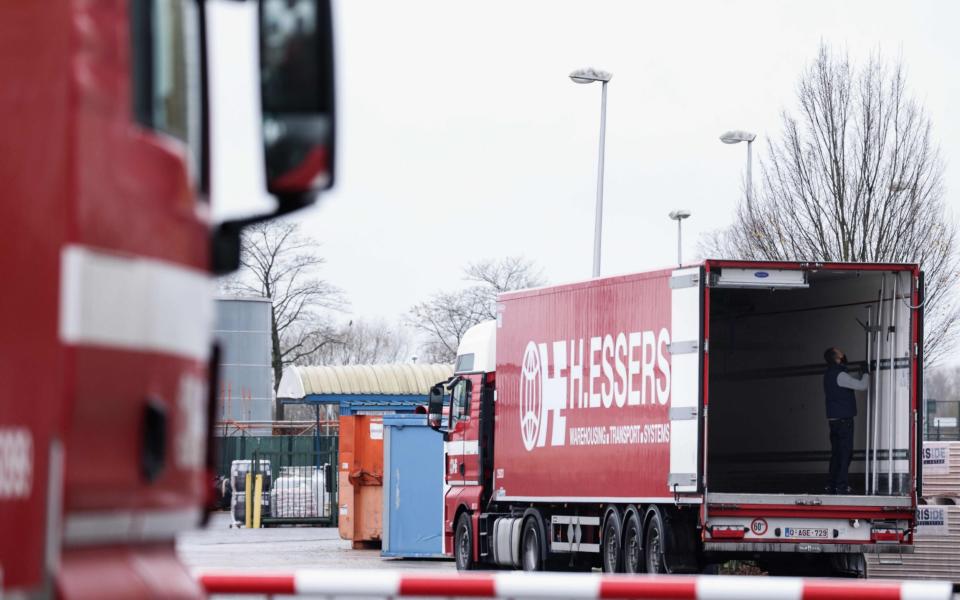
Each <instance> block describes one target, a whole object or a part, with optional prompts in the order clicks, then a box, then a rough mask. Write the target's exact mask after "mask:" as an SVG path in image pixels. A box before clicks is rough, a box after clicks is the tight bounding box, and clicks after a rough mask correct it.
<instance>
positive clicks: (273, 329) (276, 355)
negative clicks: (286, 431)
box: [270, 306, 283, 421]
mask: <svg viewBox="0 0 960 600" xmlns="http://www.w3.org/2000/svg"><path fill="white" fill-rule="evenodd" d="M270 338H271V343H272V346H273V352H272V357H273V361H272V364H273V402H274V409H275V410H274V413H275V415H274V419H275V420H277V421H282V420H283V404H282V403H281V402H280V398H279V397H278V396H277V389H278V388H279V387H280V377H281V376H282V375H283V359H282V357H281V355H280V333H279V332H278V331H277V316H276V313H275V312H274V309H273V307H272V306H271V308H270Z"/></svg>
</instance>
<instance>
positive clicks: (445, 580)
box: [198, 570, 953, 600]
mask: <svg viewBox="0 0 960 600" xmlns="http://www.w3.org/2000/svg"><path fill="white" fill-rule="evenodd" d="M198 580H199V581H200V584H201V585H202V586H203V587H204V588H205V589H206V591H207V593H209V594H261V595H262V594H267V595H271V594H291V595H322V596H366V597H376V596H382V597H400V596H419V597H444V598H450V597H465V598H510V599H511V600H527V599H534V598H537V599H560V598H566V599H570V600H628V599H633V598H637V599H644V598H651V599H652V598H660V599H671V600H752V599H756V600H760V599H769V600H781V599H783V600H788V599H789V600H830V599H845V598H850V599H854V598H856V599H866V600H950V599H951V598H952V597H953V585H952V584H951V583H946V582H940V581H902V582H901V581H877V580H862V579H861V580H856V579H801V578H790V577H743V576H706V575H704V576H687V577H683V576H666V575H661V576H650V575H634V576H627V575H601V574H599V573H597V574H592V573H569V574H566V573H522V572H519V573H518V572H512V573H470V574H463V575H461V574H456V573H419V572H412V571H405V572H399V571H389V570H366V571H361V570H336V571H333V570H330V571H319V570H302V571H294V572H292V573H291V572H288V573H273V574H271V573H250V572H230V571H204V572H200V573H199V574H198Z"/></svg>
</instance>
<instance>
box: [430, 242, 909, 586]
mask: <svg viewBox="0 0 960 600" xmlns="http://www.w3.org/2000/svg"><path fill="white" fill-rule="evenodd" d="M922 293H923V286H922V274H921V272H920V270H919V268H918V267H917V266H916V265H901V264H839V263H833V264H830V263H828V264H820V263H765V262H735V261H722V260H708V261H705V262H704V263H703V264H700V265H695V266H689V267H683V268H679V269H675V270H662V271H654V272H650V273H642V274H636V275H626V276H620V277H609V278H603V279H594V280H590V281H587V282H583V283H574V284H570V285H561V286H556V287H546V288H541V289H532V290H525V291H518V292H511V293H506V294H503V295H501V296H500V298H499V301H498V306H497V320H496V321H491V322H487V323H482V324H480V325H477V326H475V327H474V328H472V329H470V330H469V331H468V332H467V333H466V334H465V336H464V337H463V340H462V341H461V343H460V346H459V350H458V356H457V362H456V368H455V375H454V377H453V378H452V379H451V380H449V381H447V382H444V383H443V384H438V385H437V386H435V387H434V389H433V390H432V391H431V397H430V419H431V424H432V425H433V426H434V427H435V428H437V429H440V430H441V431H443V432H444V436H445V440H446V442H445V453H446V458H445V460H446V463H445V464H446V481H447V483H448V484H449V486H450V487H449V491H448V492H446V495H445V509H444V510H445V514H444V525H445V529H444V533H445V546H444V547H445V549H446V551H447V552H448V553H450V554H452V555H453V556H454V557H455V558H456V562H457V567H458V568H460V569H470V568H474V567H476V566H478V565H493V566H502V567H513V568H523V569H526V570H540V569H546V568H551V569H553V568H562V569H579V568H592V567H594V566H600V567H602V569H603V570H604V571H626V572H651V573H663V572H671V573H676V572H694V571H698V570H700V569H702V568H704V567H705V566H707V565H709V564H716V563H719V562H722V561H724V560H727V559H729V558H750V559H755V560H757V561H759V562H760V563H761V565H762V566H763V567H765V568H766V569H768V570H769V571H771V572H817V573H823V572H834V573H837V572H840V573H847V574H857V573H862V571H863V554H864V553H885V554H887V556H888V558H890V554H889V553H893V554H894V555H896V554H901V553H907V552H910V551H912V540H913V527H914V511H915V508H916V499H917V494H918V490H917V488H918V485H919V473H918V471H919V466H920V463H919V454H918V440H920V439H921V438H920V437H919V432H920V431H921V422H920V419H921V414H920V412H919V411H918V410H917V409H918V400H919V398H920V394H921V389H920V386H921V380H922V372H921V369H922V343H921V340H922V325H923V301H922ZM832 346H836V347H839V348H841V349H842V350H844V351H845V352H846V354H847V356H848V357H849V367H850V369H851V370H857V369H859V370H863V371H869V374H870V375H871V380H872V385H871V386H870V390H869V391H868V392H867V393H862V392H858V393H857V404H858V415H857V417H856V419H855V451H854V455H853V461H852V464H851V467H850V482H851V485H852V487H853V488H854V491H852V492H849V493H846V494H843V495H834V494H828V493H827V492H826V490H825V489H824V488H825V485H826V484H827V471H828V464H829V460H830V441H829V429H828V422H827V418H826V413H825V405H824V404H825V403H824V392H823V373H824V371H825V369H826V365H825V364H824V361H823V353H824V350H825V349H826V348H829V347H832ZM891 367H892V368H891Z"/></svg>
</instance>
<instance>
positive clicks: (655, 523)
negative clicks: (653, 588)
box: [643, 508, 667, 573]
mask: <svg viewBox="0 0 960 600" xmlns="http://www.w3.org/2000/svg"><path fill="white" fill-rule="evenodd" d="M664 538H665V536H664V529H663V518H662V517H661V516H660V511H659V510H657V509H655V508H654V509H651V510H650V512H649V516H648V517H647V534H646V535H645V536H644V540H646V544H645V546H646V547H645V548H644V553H643V557H644V568H645V569H646V571H647V573H666V572H667V566H666V563H665V562H664V560H663V541H664Z"/></svg>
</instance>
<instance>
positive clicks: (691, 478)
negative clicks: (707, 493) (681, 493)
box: [667, 473, 697, 488]
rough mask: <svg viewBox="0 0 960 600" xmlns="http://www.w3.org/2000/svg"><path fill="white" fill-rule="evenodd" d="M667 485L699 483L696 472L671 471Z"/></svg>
mask: <svg viewBox="0 0 960 600" xmlns="http://www.w3.org/2000/svg"><path fill="white" fill-rule="evenodd" d="M667 485H668V486H670V487H671V488H672V487H673V486H675V485H684V486H687V485H697V474H696V473H670V476H669V477H667Z"/></svg>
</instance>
